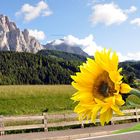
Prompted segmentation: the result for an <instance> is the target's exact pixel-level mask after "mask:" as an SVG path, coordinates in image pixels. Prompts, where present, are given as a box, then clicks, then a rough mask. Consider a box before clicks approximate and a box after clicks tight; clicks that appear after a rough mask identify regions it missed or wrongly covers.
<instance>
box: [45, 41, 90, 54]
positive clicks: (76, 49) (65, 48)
mask: <svg viewBox="0 0 140 140" xmlns="http://www.w3.org/2000/svg"><path fill="white" fill-rule="evenodd" d="M60 40H62V41H63V39H60ZM56 41H57V40H54V41H52V42H50V43H47V44H46V45H44V48H45V49H47V50H56V51H62V52H68V53H73V54H79V55H83V56H88V54H87V53H85V52H84V51H83V50H82V49H81V48H80V46H71V45H69V44H67V43H64V42H63V43H60V44H57V43H56Z"/></svg>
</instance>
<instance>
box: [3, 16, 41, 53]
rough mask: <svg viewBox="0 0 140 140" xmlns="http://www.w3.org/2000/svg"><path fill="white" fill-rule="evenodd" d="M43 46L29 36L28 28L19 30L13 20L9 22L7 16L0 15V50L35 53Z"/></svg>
mask: <svg viewBox="0 0 140 140" xmlns="http://www.w3.org/2000/svg"><path fill="white" fill-rule="evenodd" d="M41 49H43V46H42V45H40V43H39V42H38V41H37V40H36V39H35V38H34V37H31V36H29V32H28V30H26V29H25V30H24V31H20V29H19V28H17V26H16V24H15V23H14V22H10V21H9V19H8V17H7V16H4V15H0V50H1V51H17V52H31V53H36V52H37V51H39V50H41Z"/></svg>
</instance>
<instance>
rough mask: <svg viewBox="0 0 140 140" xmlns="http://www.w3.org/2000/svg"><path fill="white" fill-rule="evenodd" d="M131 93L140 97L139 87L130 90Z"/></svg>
mask: <svg viewBox="0 0 140 140" xmlns="http://www.w3.org/2000/svg"><path fill="white" fill-rule="evenodd" d="M130 94H131V95H135V96H137V97H139V98H140V91H139V90H137V89H134V88H133V89H132V90H131V91H130Z"/></svg>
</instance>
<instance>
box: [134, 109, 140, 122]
mask: <svg viewBox="0 0 140 140" xmlns="http://www.w3.org/2000/svg"><path fill="white" fill-rule="evenodd" d="M135 112H136V120H137V122H139V118H138V110H137V107H136V108H135Z"/></svg>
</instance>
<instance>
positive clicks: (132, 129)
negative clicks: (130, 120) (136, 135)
mask: <svg viewBox="0 0 140 140" xmlns="http://www.w3.org/2000/svg"><path fill="white" fill-rule="evenodd" d="M130 131H140V123H138V124H136V125H135V126H133V127H130V128H126V129H121V130H118V131H115V132H114V133H115V134H118V133H125V132H130Z"/></svg>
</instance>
